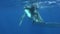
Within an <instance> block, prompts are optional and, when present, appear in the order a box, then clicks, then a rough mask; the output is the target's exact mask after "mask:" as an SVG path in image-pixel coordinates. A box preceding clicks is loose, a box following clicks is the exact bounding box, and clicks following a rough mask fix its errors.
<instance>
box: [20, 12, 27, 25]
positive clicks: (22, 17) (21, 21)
mask: <svg viewBox="0 0 60 34" xmlns="http://www.w3.org/2000/svg"><path fill="white" fill-rule="evenodd" d="M25 15H26V14H25V13H24V14H23V15H22V16H21V20H20V23H19V26H21V25H22V23H23V19H24V17H25Z"/></svg>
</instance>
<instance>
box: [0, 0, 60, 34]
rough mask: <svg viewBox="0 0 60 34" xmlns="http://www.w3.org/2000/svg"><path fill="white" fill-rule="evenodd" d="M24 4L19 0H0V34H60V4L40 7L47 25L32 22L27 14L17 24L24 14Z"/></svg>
mask: <svg viewBox="0 0 60 34" xmlns="http://www.w3.org/2000/svg"><path fill="white" fill-rule="evenodd" d="M23 7H24V4H22V1H20V0H0V34H60V25H59V24H58V26H57V25H49V23H53V22H54V23H60V6H55V7H53V8H45V9H40V10H39V11H40V14H41V16H42V18H43V19H44V21H45V22H47V24H48V25H44V24H32V20H31V19H29V18H28V17H27V16H26V17H25V18H24V20H23V23H22V25H21V26H19V22H20V17H21V16H22V15H23V14H24V8H23Z"/></svg>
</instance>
